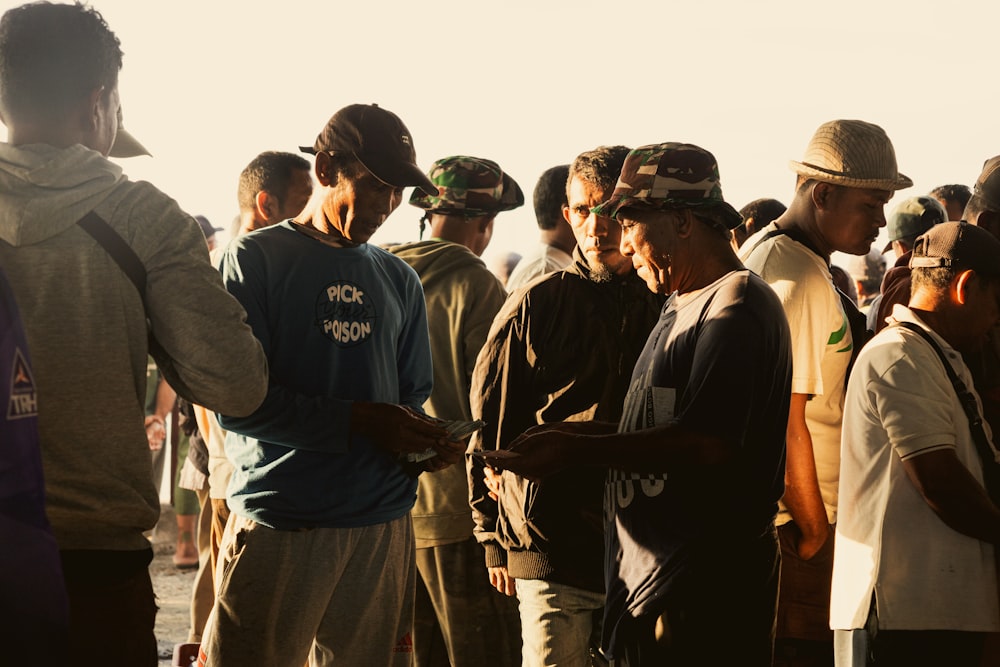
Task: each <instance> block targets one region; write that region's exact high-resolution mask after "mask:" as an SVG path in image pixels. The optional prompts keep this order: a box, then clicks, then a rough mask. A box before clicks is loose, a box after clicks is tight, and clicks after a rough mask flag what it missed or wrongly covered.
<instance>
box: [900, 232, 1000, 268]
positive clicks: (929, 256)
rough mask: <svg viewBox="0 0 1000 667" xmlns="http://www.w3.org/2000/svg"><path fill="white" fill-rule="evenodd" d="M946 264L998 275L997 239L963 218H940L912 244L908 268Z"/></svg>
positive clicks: (933, 266)
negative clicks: (942, 220) (947, 219)
mask: <svg viewBox="0 0 1000 667" xmlns="http://www.w3.org/2000/svg"><path fill="white" fill-rule="evenodd" d="M937 267H950V268H955V269H958V270H966V269H971V270H973V271H975V272H976V273H981V274H984V275H991V276H1000V240H998V239H997V237H995V236H993V234H991V233H990V232H988V231H986V230H985V229H983V228H982V227H977V226H976V225H970V224H969V223H967V222H964V221H963V222H942V223H941V224H939V225H935V226H934V227H932V228H931V229H929V230H928V231H927V232H925V233H924V234H923V235H922V236H920V237H918V238H917V241H916V243H915V244H914V245H913V255H912V256H911V257H910V268H911V269H917V268H937Z"/></svg>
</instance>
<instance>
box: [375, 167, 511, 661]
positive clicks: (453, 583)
mask: <svg viewBox="0 0 1000 667" xmlns="http://www.w3.org/2000/svg"><path fill="white" fill-rule="evenodd" d="M428 177H429V178H430V179H431V182H432V183H433V184H434V185H435V186H437V188H438V192H437V194H436V195H429V194H427V193H426V192H423V191H421V190H420V189H415V190H414V191H413V194H412V195H411V196H410V204H412V205H413V206H416V207H417V208H420V209H423V210H424V211H426V214H425V215H424V217H423V218H421V221H420V225H421V231H422V230H423V227H424V223H425V221H427V222H428V223H429V225H430V236H431V238H430V239H428V240H426V241H423V240H421V241H417V242H415V243H404V244H402V245H398V246H394V247H392V248H390V252H392V253H393V254H394V255H396V256H397V257H399V258H400V259H402V260H403V261H404V262H406V263H407V264H409V265H410V266H411V267H413V270H414V271H416V272H417V275H418V276H420V283H421V285H422V286H423V288H424V298H425V300H426V302H427V321H428V328H429V335H430V343H431V359H432V360H433V362H434V389H433V391H432V392H431V395H430V396H429V397H428V399H427V401H426V402H425V403H424V410H426V411H427V414H428V415H430V416H432V417H437V418H438V419H447V420H459V421H470V420H471V419H472V408H471V407H470V404H469V389H470V387H471V384H472V370H473V369H474V368H475V365H476V357H477V356H478V355H479V351H480V350H481V349H482V347H483V343H485V342H486V334H487V333H488V332H489V330H490V326H491V325H492V324H493V318H494V316H495V315H496V314H497V311H499V310H500V307H501V306H502V305H503V302H504V299H505V298H506V297H507V293H506V292H505V291H504V288H503V284H502V283H501V282H500V280H499V279H498V278H497V277H496V276H494V275H493V273H492V272H491V271H490V270H489V269H488V268H486V265H485V264H484V263H483V260H481V259H480V256H481V255H482V254H483V251H484V250H486V247H487V245H488V244H489V242H490V238H491V237H492V235H493V223H494V220H495V218H496V216H497V214H498V213H501V212H503V211H509V210H512V209H515V208H517V207H518V206H521V205H523V204H524V194H523V193H522V192H521V188H520V186H518V184H517V182H516V181H515V180H514V179H513V178H511V177H510V175H509V174H507V173H505V172H504V171H503V170H502V169H501V168H500V166H499V165H498V164H497V163H496V162H493V161H492V160H486V159H483V158H478V157H469V156H466V155H454V156H451V157H446V158H443V159H440V160H438V161H437V162H435V163H434V166H433V167H431V170H430V172H429V173H428ZM421 236H423V234H422V233H421ZM411 515H412V516H413V534H414V537H415V538H416V546H417V551H416V555H417V571H418V572H419V575H420V576H419V583H418V584H417V597H416V608H415V613H414V623H413V653H414V667H427V666H429V665H434V664H441V662H440V661H439V659H440V658H441V656H438V655H436V654H435V653H434V650H433V649H434V647H436V646H437V645H438V644H439V642H438V641H435V635H436V634H438V633H440V635H441V637H442V639H443V640H444V645H445V648H446V651H447V654H448V655H447V657H446V658H447V659H446V660H444V662H448V663H450V664H451V667H478V666H481V665H487V664H488V665H493V666H494V667H513V666H514V665H519V664H520V641H519V640H520V618H519V616H518V614H517V606H516V605H515V604H511V602H510V601H509V600H508V599H507V598H506V597H504V596H502V595H500V594H499V593H498V592H497V591H495V590H493V588H492V587H491V586H489V585H488V581H487V578H486V576H485V575H486V572H484V569H485V568H484V566H483V558H484V553H483V548H482V547H481V546H479V545H478V544H477V543H476V539H475V538H474V537H473V536H472V527H473V523H472V512H471V511H470V510H469V484H468V482H467V481H466V474H465V467H464V466H452V467H451V468H447V469H445V470H442V471H440V472H436V473H434V474H433V475H421V476H420V479H419V482H418V487H417V502H416V504H415V505H414V506H413V510H412V511H411Z"/></svg>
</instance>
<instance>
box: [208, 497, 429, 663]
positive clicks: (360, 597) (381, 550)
mask: <svg viewBox="0 0 1000 667" xmlns="http://www.w3.org/2000/svg"><path fill="white" fill-rule="evenodd" d="M413 551H414V545H413V525H412V523H411V521H410V516H409V514H407V515H405V516H403V517H401V518H399V519H396V520H394V521H390V522H388V523H382V524H376V525H374V526H363V527H360V528H314V529H311V530H301V531H296V530H287V531H284V530H273V529H271V528H267V527H266V526H261V525H260V524H257V523H255V522H254V521H251V520H250V519H247V518H245V517H241V516H239V515H236V514H233V515H232V516H231V517H230V520H229V523H228V524H227V525H226V532H225V535H224V537H223V541H222V551H221V553H220V565H219V572H218V573H217V575H218V576H217V581H218V588H219V593H218V598H217V600H216V603H215V608H214V609H213V610H212V615H211V617H210V618H209V621H208V627H207V628H206V630H205V636H204V637H203V638H202V645H201V654H200V655H199V660H198V664H199V665H206V666H208V667H220V666H221V667H244V666H246V665H267V666H268V667H302V665H303V664H304V663H305V662H306V659H307V658H308V659H309V664H310V665H311V666H312V667H329V666H330V665H334V664H336V665H337V666H338V667H339V666H340V665H366V666H368V665H370V666H372V667H377V666H379V665H386V666H393V667H395V666H400V667H402V666H404V665H406V666H408V665H409V664H410V661H411V658H412V655H413V644H412V641H411V638H410V626H411V624H412V622H413V591H414V583H415V580H416V566H415V564H414V555H413Z"/></svg>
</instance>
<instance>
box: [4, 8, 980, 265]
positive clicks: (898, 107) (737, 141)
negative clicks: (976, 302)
mask: <svg viewBox="0 0 1000 667" xmlns="http://www.w3.org/2000/svg"><path fill="white" fill-rule="evenodd" d="M16 4H20V3H17V2H10V0H0V8H2V9H6V8H8V7H10V6H14V5H16ZM91 4H92V5H93V6H94V7H96V8H97V9H98V10H99V11H100V12H101V13H102V14H103V15H104V17H105V19H106V20H107V21H108V23H109V25H110V26H111V28H112V29H113V30H114V31H115V32H116V33H117V35H118V37H119V39H120V40H121V43H122V48H123V50H124V52H125V65H124V68H123V70H122V73H121V79H120V90H121V95H122V102H123V105H124V112H125V126H126V127H127V128H128V129H129V130H130V131H131V132H132V133H133V134H134V135H135V136H136V137H137V138H139V140H140V141H142V142H143V143H144V144H145V145H146V147H147V148H149V149H150V151H151V152H152V153H153V157H140V158H133V159H129V160H122V161H121V163H122V164H123V166H124V167H125V170H126V173H128V174H129V175H130V176H131V177H132V178H133V179H143V180H149V181H151V182H153V183H155V184H156V185H157V186H159V187H160V189H162V190H164V191H165V192H167V193H168V194H170V195H171V196H173V197H174V198H175V199H177V200H178V201H179V202H180V204H181V205H182V207H184V208H185V209H186V210H187V211H189V212H190V213H192V214H197V213H200V214H203V215H206V216H207V217H208V218H209V219H210V220H211V221H212V222H213V223H214V224H215V225H216V226H217V227H224V228H228V226H229V223H230V221H231V220H232V218H233V217H234V216H235V215H236V212H237V208H236V182H237V178H238V175H239V172H240V171H241V170H242V169H243V167H244V166H245V165H246V164H247V162H249V161H250V160H251V159H252V158H253V157H254V156H255V155H256V154H257V153H259V152H261V151H263V150H286V151H296V150H297V147H298V146H299V145H304V144H311V143H312V142H313V140H314V139H315V136H316V134H317V133H318V132H319V130H320V129H321V128H322V126H323V125H324V124H325V122H326V120H327V119H328V118H329V117H330V116H331V115H332V114H333V113H334V112H335V111H336V110H337V109H339V108H341V107H343V106H345V105H347V104H351V103H355V102H364V103H367V102H375V103H378V104H379V105H380V106H383V107H385V108H386V109H389V110H391V111H393V112H395V113H397V114H398V115H399V116H400V117H401V118H402V119H403V121H404V122H405V123H406V124H407V126H408V127H409V129H410V131H411V134H412V136H413V140H414V144H415V146H416V149H417V158H418V162H419V163H420V165H421V166H422V167H423V168H425V169H426V168H428V167H429V166H430V164H431V163H432V162H433V161H434V160H435V159H437V158H440V157H444V156H447V155H453V154H467V155H475V156H480V157H486V158H490V159H493V160H495V161H497V162H498V163H499V164H500V165H501V167H503V168H504V170H505V171H507V172H508V173H510V174H511V175H512V176H513V177H514V178H515V179H516V180H517V181H518V182H519V183H520V185H521V187H522V189H523V190H524V191H525V194H526V197H527V200H528V201H527V204H526V206H525V207H524V208H521V209H518V210H516V211H513V212H510V213H506V214H503V215H502V216H501V217H500V218H499V219H498V222H497V225H496V227H495V234H494V240H493V243H492V245H491V246H490V248H489V249H488V251H487V254H486V258H487V259H490V258H491V257H492V256H494V255H496V254H499V253H501V252H503V251H506V250H514V251H517V252H523V251H524V250H526V249H528V248H530V247H531V245H532V244H533V243H534V242H535V241H536V238H537V228H536V227H535V224H534V216H533V213H532V211H531V206H530V201H531V192H532V190H533V187H534V184H535V181H536V179H537V178H538V176H539V175H540V174H541V172H542V171H544V170H545V169H547V168H548V167H550V166H553V165H556V164H559V163H566V162H569V161H571V160H572V158H573V157H574V156H575V155H576V154H577V153H579V152H581V151H583V150H588V149H590V148H593V147H595V146H598V145H601V144H625V145H629V146H632V147H634V146H638V145H641V144H649V143H658V142H662V141H688V142H692V143H696V144H699V145H701V146H703V147H705V148H707V149H709V150H711V151H712V152H713V153H714V154H715V156H716V157H717V159H718V161H719V165H720V170H721V173H722V185H723V191H724V193H725V196H726V198H727V200H728V201H730V202H731V203H732V204H733V205H734V206H736V207H737V208H740V207H742V206H743V205H744V204H746V203H747V202H748V201H750V200H752V199H755V198H757V197H775V198H778V199H780V200H781V201H783V202H785V203H786V204H787V203H788V201H789V199H790V196H791V194H792V189H793V184H794V175H793V174H792V173H791V172H790V171H789V169H788V161H789V160H790V159H799V158H801V156H802V153H803V151H804V149H805V146H806V144H807V143H808V141H809V138H810V136H811V135H812V133H813V131H814V130H815V129H816V127H817V126H818V125H820V124H821V123H823V122H825V121H827V120H830V119H833V118H861V119H864V120H868V121H871V122H874V123H877V124H879V125H881V126H882V127H884V128H885V129H886V131H887V132H888V134H889V136H890V137H891V138H892V140H893V142H894V144H895V147H896V153H897V158H898V162H899V166H900V170H901V171H902V172H903V173H905V174H907V175H908V176H910V177H911V178H912V179H913V181H914V183H915V185H914V187H913V188H911V189H910V190H904V191H902V192H901V193H900V195H898V196H897V198H896V200H895V201H893V202H890V206H889V208H888V209H887V212H888V210H891V208H892V206H894V204H895V203H896V201H898V200H899V199H900V198H902V197H906V196H911V195H916V194H921V193H925V192H927V191H928V190H930V189H931V188H933V187H935V186H938V185H942V184H945V183H965V184H967V185H970V186H971V185H972V183H974V181H975V178H976V176H977V175H978V173H979V170H980V168H981V167H982V164H983V161H984V160H985V159H987V158H988V157H990V156H992V155H995V154H998V153H1000V124H998V123H997V122H996V118H997V109H998V107H1000V90H998V89H997V87H996V86H995V85H994V83H993V80H994V78H995V71H994V65H995V63H996V62H997V56H996V48H995V44H996V36H995V31H996V30H997V29H998V24H997V19H998V18H1000V9H998V7H1000V5H996V4H995V3H988V2H985V1H983V0H980V1H970V0H955V1H952V2H948V3H944V2H929V1H928V0H907V1H903V0H887V1H880V0H868V1H857V0H838V1H837V2H823V3H817V2H809V1H805V0H794V1H793V0H774V1H769V0H759V1H755V2H754V1H745V0H718V1H716V2H707V1H705V0H700V1H691V2H677V1H676V0H660V1H658V2H657V1H642V0H619V1H616V2H611V1H605V2H594V1H592V0H507V1H506V2H502V3H500V2H493V3H485V2H476V1H474V0H465V1H464V2H455V1H453V0H444V1H441V2H404V1H402V0H386V1H383V2H379V1H378V0H363V1H361V0H359V1H356V2H344V1H343V0H323V1H321V0H308V1H307V0H282V1H280V2H274V1H270V0H243V1H242V2H234V1H229V0H173V1H172V2H169V3H167V2H149V1H147V0H93V1H92V2H91ZM4 137H5V134H4V135H2V136H0V138H4ZM407 196H408V193H407ZM419 216H420V214H419V211H418V210H417V209H415V208H413V207H411V206H409V205H408V204H406V203H404V204H403V205H402V206H401V207H400V208H399V209H398V210H397V211H396V212H395V213H394V214H393V215H392V216H391V217H390V218H389V220H388V221H387V223H386V224H385V226H384V227H383V229H381V230H380V231H379V232H378V233H377V234H376V236H375V237H374V239H373V241H374V242H377V243H386V242H390V241H407V240H414V239H416V238H417V220H418V218H419ZM220 240H221V241H223V242H224V241H225V239H224V238H221V237H220Z"/></svg>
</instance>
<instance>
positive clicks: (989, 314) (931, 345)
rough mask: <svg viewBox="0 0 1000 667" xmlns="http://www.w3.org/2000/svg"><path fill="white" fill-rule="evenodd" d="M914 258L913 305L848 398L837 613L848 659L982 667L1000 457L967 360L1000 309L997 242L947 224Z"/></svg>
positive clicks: (864, 364)
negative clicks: (993, 478) (993, 492)
mask: <svg viewBox="0 0 1000 667" xmlns="http://www.w3.org/2000/svg"><path fill="white" fill-rule="evenodd" d="M910 267H911V269H912V274H911V278H912V295H911V297H910V302H909V306H903V305H899V304H897V305H896V306H895V307H894V308H893V311H892V318H891V321H890V325H889V326H887V327H886V328H885V329H883V330H882V331H881V332H880V333H879V334H878V335H877V336H876V337H875V338H874V339H872V341H871V342H870V343H868V345H866V346H865V348H864V349H863V350H862V351H861V354H860V356H859V357H858V360H857V363H856V364H855V366H854V370H853V371H852V373H851V379H850V382H849V383H848V387H847V398H846V400H845V403H844V440H843V442H844V447H843V452H842V453H841V464H840V497H841V503H840V508H841V509H840V520H839V521H838V523H837V541H836V545H835V552H834V562H833V597H832V602H831V612H830V619H831V626H832V627H833V628H834V629H835V630H836V631H837V632H836V633H835V636H836V645H837V665H839V666H842V667H843V666H848V665H850V666H855V665H866V664H872V665H879V667H881V666H883V665H885V666H887V667H897V666H899V667H902V666H903V665H949V666H956V667H961V666H970V667H972V666H975V665H979V664H980V655H981V653H982V648H983V640H984V633H988V632H997V631H998V630H1000V610H998V604H997V595H996V591H997V587H996V568H995V565H994V550H995V548H996V545H997V544H998V543H1000V509H998V508H997V507H996V505H994V504H993V502H991V500H990V496H988V495H987V493H986V491H985V489H984V486H983V480H984V473H983V468H984V465H990V466H994V467H996V465H997V464H996V462H995V461H994V460H992V459H993V457H994V455H995V453H994V448H993V446H992V444H991V442H990V429H989V425H988V423H987V422H985V421H980V424H981V425H980V426H979V427H978V428H977V427H973V426H972V425H971V422H970V414H971V415H973V416H975V418H976V419H977V420H981V419H982V406H981V403H980V401H979V396H978V394H974V393H972V392H973V385H972V375H971V373H970V371H969V369H968V367H967V366H966V364H965V362H964V361H963V359H962V355H963V354H967V353H969V352H975V351H976V350H977V349H978V348H980V347H981V346H982V345H983V342H984V341H985V340H986V335H987V333H988V332H989V330H990V329H991V328H992V327H993V326H995V324H996V322H997V320H998V317H1000V309H998V304H1000V241H997V239H996V238H995V237H994V236H993V235H992V234H990V233H989V232H987V231H986V230H984V229H982V228H980V227H975V226H973V225H969V224H967V223H958V222H945V223H941V224H939V225H937V226H935V227H933V228H932V229H931V230H929V231H928V232H926V233H925V234H924V235H923V236H921V237H920V238H918V239H917V241H916V245H915V246H914V249H913V255H912V257H911V259H910ZM956 380H958V381H959V382H961V384H963V385H964V387H965V389H966V390H967V391H966V392H965V398H966V399H967V400H963V399H962V397H960V396H959V393H958V391H957V389H956V385H955V384H954V383H955V381H956ZM982 456H988V457H989V459H988V460H987V461H983V460H982V459H981V457H982ZM983 664H985V663H983Z"/></svg>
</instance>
